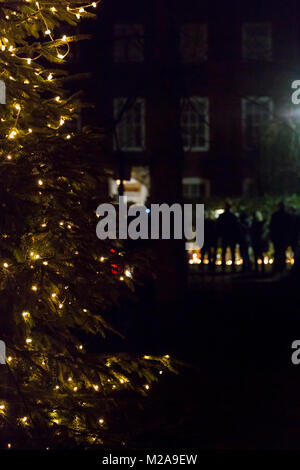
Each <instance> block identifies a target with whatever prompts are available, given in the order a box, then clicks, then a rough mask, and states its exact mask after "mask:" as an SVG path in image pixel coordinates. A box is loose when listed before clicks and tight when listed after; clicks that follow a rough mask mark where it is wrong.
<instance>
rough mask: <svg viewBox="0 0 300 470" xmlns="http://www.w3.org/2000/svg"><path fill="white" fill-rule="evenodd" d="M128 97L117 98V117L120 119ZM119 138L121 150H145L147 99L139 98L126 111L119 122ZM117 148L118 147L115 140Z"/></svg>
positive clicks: (115, 107)
mask: <svg viewBox="0 0 300 470" xmlns="http://www.w3.org/2000/svg"><path fill="white" fill-rule="evenodd" d="M125 104H126V98H117V99H115V106H114V109H115V119H119V117H120V114H121V112H122V109H123V107H124V105H125ZM117 139H118V144H119V147H120V150H130V151H136V150H144V140H145V101H144V100H143V99H141V98H138V99H137V100H136V101H135V103H134V104H133V105H132V106H131V107H130V108H129V109H128V110H126V111H125V112H124V114H123V116H122V119H121V121H120V122H119V123H118V124H117ZM115 148H116V149H117V148H118V145H117V143H116V142H115Z"/></svg>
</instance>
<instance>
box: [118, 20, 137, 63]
mask: <svg viewBox="0 0 300 470" xmlns="http://www.w3.org/2000/svg"><path fill="white" fill-rule="evenodd" d="M143 60H144V27H143V25H141V24H116V25H115V26H114V61H115V62H116V63H121V64H122V63H128V62H129V63H130V62H143Z"/></svg>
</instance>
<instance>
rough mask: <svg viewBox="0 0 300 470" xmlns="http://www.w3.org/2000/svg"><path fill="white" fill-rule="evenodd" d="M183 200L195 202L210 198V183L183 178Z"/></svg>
mask: <svg viewBox="0 0 300 470" xmlns="http://www.w3.org/2000/svg"><path fill="white" fill-rule="evenodd" d="M182 184H183V197H184V199H186V200H187V199H189V200H197V199H200V198H208V197H209V196H210V181H209V180H207V179H202V178H199V177H188V178H183V180H182Z"/></svg>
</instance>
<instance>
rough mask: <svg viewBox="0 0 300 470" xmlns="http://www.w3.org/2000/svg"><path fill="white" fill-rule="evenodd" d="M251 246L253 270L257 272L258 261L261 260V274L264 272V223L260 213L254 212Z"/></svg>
mask: <svg viewBox="0 0 300 470" xmlns="http://www.w3.org/2000/svg"><path fill="white" fill-rule="evenodd" d="M250 234H251V245H252V249H253V254H254V269H255V271H256V272H258V260H259V259H261V260H262V264H261V267H262V272H264V270H265V265H264V261H263V258H264V256H263V251H264V249H265V243H266V242H265V221H264V220H263V216H262V214H261V212H259V211H256V212H255V214H254V216H253V219H252V224H251V230H250Z"/></svg>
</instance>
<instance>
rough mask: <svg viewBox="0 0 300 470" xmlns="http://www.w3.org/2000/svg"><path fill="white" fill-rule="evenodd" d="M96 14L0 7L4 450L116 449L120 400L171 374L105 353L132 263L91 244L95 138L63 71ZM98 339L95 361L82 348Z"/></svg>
mask: <svg viewBox="0 0 300 470" xmlns="http://www.w3.org/2000/svg"><path fill="white" fill-rule="evenodd" d="M97 4H98V2H93V3H92V4H89V5H84V4H82V2H78V1H77V0H59V1H58V0H53V1H51V2H49V1H48V0H39V1H35V0H16V1H13V0H7V1H6V0H5V1H4V0H0V30H1V36H0V61H1V77H0V79H1V80H2V81H3V83H4V84H5V86H6V104H5V105H1V121H0V139H1V146H0V174H1V188H0V249H1V264H0V310H1V323H0V325H1V330H0V331H1V338H0V339H1V340H2V341H4V342H5V344H6V347H7V351H6V364H5V365H1V366H0V372H1V382H0V426H1V438H0V445H1V448H6V449H7V448H9V449H10V448H12V449H18V448H35V449H46V448H51V449H55V448H75V447H77V446H79V447H83V448H89V447H95V446H97V445H101V444H111V443H112V442H114V443H115V444H116V445H118V443H119V442H120V441H121V440H122V439H123V438H124V434H123V435H118V433H116V431H115V426H114V424H115V422H114V418H115V417H116V415H117V414H118V411H116V410H118V404H119V403H121V399H122V400H124V397H125V399H126V394H127V393H128V391H130V390H132V391H134V392H142V393H143V394H147V393H148V390H149V388H150V383H151V381H153V380H156V379H157V378H158V377H159V374H160V373H161V369H163V368H170V359H169V356H165V357H162V358H155V357H152V356H143V355H140V354H136V355H129V354H126V353H111V352H106V351H109V347H108V346H107V344H106V342H105V341H107V340H106V335H107V332H113V333H114V334H115V333H117V332H114V330H113V327H112V326H111V325H110V322H109V312H110V311H111V310H112V309H113V308H114V306H115V305H116V303H117V302H118V297H119V296H120V295H127V294H126V293H127V291H128V290H130V289H132V288H133V286H134V278H135V264H136V258H135V257H134V256H132V255H131V254H130V253H127V252H126V250H124V248H123V247H122V246H121V245H119V243H118V242H117V241H115V242H112V241H100V240H98V239H97V237H96V224H97V219H96V208H97V205H98V204H100V203H101V202H102V201H101V199H100V198H101V196H100V190H99V188H100V187H101V177H102V176H103V171H102V166H101V158H100V156H101V154H103V150H102V147H101V136H100V134H99V132H98V131H97V132H95V129H93V130H92V129H88V128H84V129H82V130H80V131H77V130H75V129H76V126H75V125H74V122H75V123H76V118H77V115H78V112H79V110H80V100H79V96H78V94H77V93H75V94H71V93H70V92H68V91H67V90H68V82H69V80H70V78H71V77H70V76H69V74H68V73H67V72H66V71H65V68H64V67H63V64H64V63H65V62H67V59H68V56H69V53H70V51H71V43H73V42H75V41H77V40H79V39H86V37H85V36H82V37H80V36H76V34H74V35H72V34H71V33H72V32H73V30H74V31H75V32H76V26H77V24H78V22H79V21H80V20H81V18H85V17H91V18H92V17H93V15H94V14H95V11H96V8H97ZM64 30H65V31H64ZM95 335H96V337H99V336H100V335H102V338H103V341H102V342H101V343H100V349H101V351H102V352H98V353H92V352H91V351H90V350H89V347H88V342H89V338H91V337H92V336H95ZM121 397H122V398H121ZM112 410H113V411H112Z"/></svg>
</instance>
